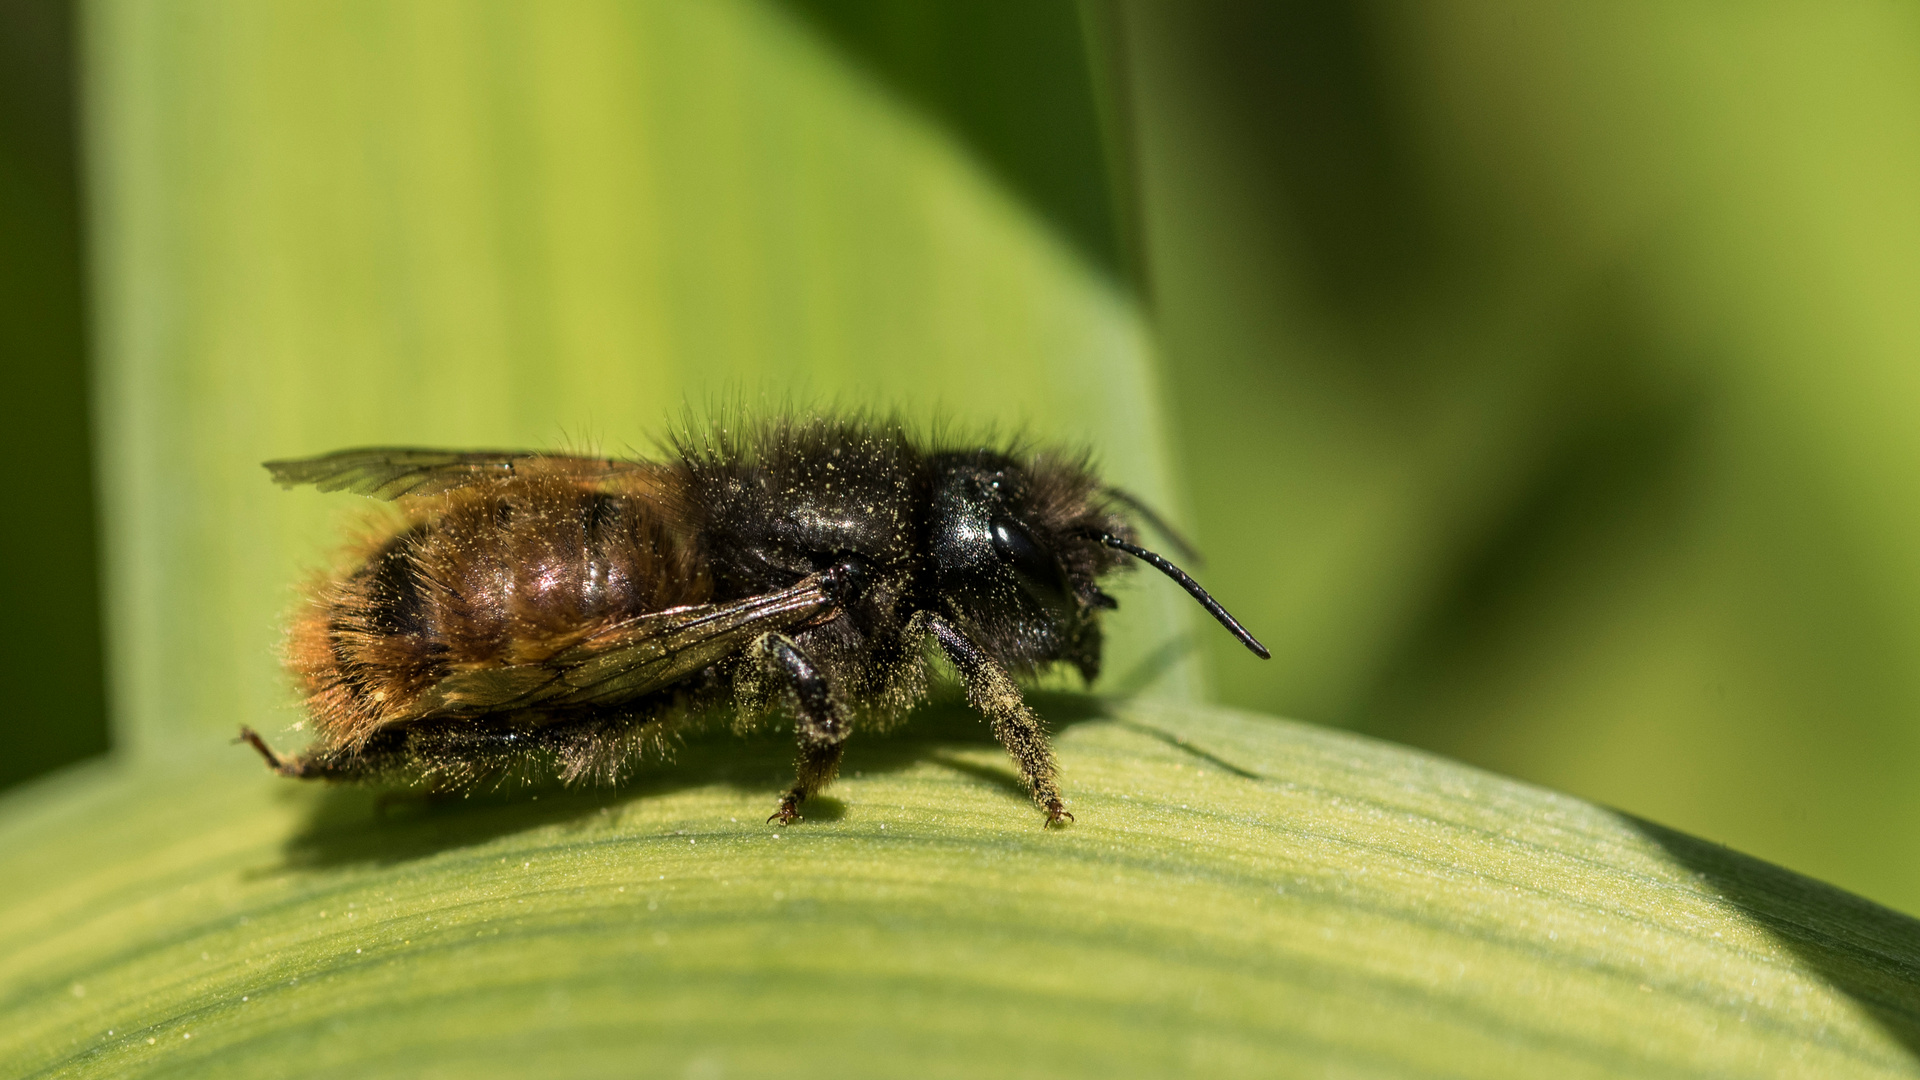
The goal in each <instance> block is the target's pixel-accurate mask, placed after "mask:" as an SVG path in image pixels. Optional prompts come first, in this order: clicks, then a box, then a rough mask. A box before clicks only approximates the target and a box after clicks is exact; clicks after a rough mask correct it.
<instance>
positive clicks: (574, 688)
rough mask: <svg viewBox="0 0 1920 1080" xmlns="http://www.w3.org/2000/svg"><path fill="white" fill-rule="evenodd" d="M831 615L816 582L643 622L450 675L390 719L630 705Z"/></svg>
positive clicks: (819, 582) (651, 616) (640, 619)
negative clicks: (772, 635)
mask: <svg viewBox="0 0 1920 1080" xmlns="http://www.w3.org/2000/svg"><path fill="white" fill-rule="evenodd" d="M832 610H833V601H832V600H831V599H830V598H829V597H828V596H827V594H826V591H825V587H824V578H823V577H822V576H821V575H817V574H816V575H814V576H812V577H809V578H806V579H804V580H802V581H801V582H800V583H799V584H797V585H795V586H793V587H792V588H789V589H782V590H780V591H778V592H771V593H764V594H762V595H760V596H754V597H749V598H748V599H745V600H735V601H731V602H728V603H724V604H698V605H693V606H689V607H679V608H669V609H668V610H666V611H657V612H650V613H648V614H646V615H640V616H637V617H635V618H632V619H628V620H627V621H625V622H622V623H620V624H618V625H615V626H612V627H609V628H608V629H606V630H604V631H602V632H601V633H599V634H597V635H595V636H594V637H591V638H589V639H587V640H586V641H583V642H581V643H580V644H578V645H575V646H573V647H572V648H569V649H567V650H565V651H564V652H561V653H558V654H556V655H554V656H552V657H549V658H547V659H545V660H541V661H538V662H534V663H526V664H507V665H502V666H496V667H488V668H480V669H475V670H471V671H459V672H454V673H453V674H451V675H448V676H447V677H445V678H443V679H441V680H440V681H439V682H437V683H435V684H434V685H433V686H432V687H430V688H428V689H427V690H426V691H425V692H424V693H422V694H421V695H420V696H419V698H417V699H416V700H415V701H414V702H413V703H412V705H411V707H410V708H408V709H407V710H406V714H405V715H404V716H402V717H399V718H398V719H399V720H401V721H402V722H404V721H408V720H424V719H430V718H437V717H458V716H477V715H480V714H483V713H496V712H511V711H516V710H521V709H538V708H560V707H579V706H588V705H611V704H617V703H619V702H622V701H631V700H633V699H634V698H637V697H640V696H642V695H645V694H650V693H654V692H656V691H659V690H664V689H666V688H668V687H670V686H672V685H673V684H675V683H677V682H679V681H681V680H682V679H685V678H687V677H688V676H690V675H693V674H694V673H696V672H698V671H700V670H701V669H702V668H705V667H707V666H709V665H711V664H714V663H717V662H719V661H721V660H724V659H726V658H727V657H728V656H731V655H733V654H734V653H736V652H739V651H740V650H741V649H742V648H744V647H745V646H746V645H747V643H749V642H751V641H752V640H753V639H754V638H756V637H758V636H760V635H761V634H765V633H769V632H773V631H782V630H790V629H793V628H795V627H798V626H801V625H803V624H805V623H808V622H811V621H813V620H815V619H818V618H820V617H821V616H823V615H826V614H828V613H829V612H831V611H832Z"/></svg>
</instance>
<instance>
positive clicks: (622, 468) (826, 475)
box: [241, 417, 1268, 824]
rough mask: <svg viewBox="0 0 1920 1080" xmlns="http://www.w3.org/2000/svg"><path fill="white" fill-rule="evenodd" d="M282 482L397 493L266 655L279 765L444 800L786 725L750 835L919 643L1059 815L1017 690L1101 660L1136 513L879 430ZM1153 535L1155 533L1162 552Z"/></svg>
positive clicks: (912, 684) (1081, 484)
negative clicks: (781, 775) (288, 721)
mask: <svg viewBox="0 0 1920 1080" xmlns="http://www.w3.org/2000/svg"><path fill="white" fill-rule="evenodd" d="M266 468H267V469H268V470H269V471H270V472H271V473H272V475H273V478H274V479H275V480H277V481H279V482H280V483H281V484H282V485H284V486H288V487H291V486H295V485H299V484H313V485H316V486H318V487H319V488H320V489H321V490H323V491H351V492H356V493H359V494H362V495H370V496H374V497H376V498H382V499H392V500H398V501H399V502H398V505H399V509H400V511H401V515H400V516H401V522H400V524H399V525H398V526H397V527H395V528H394V529H392V530H391V531H389V532H387V533H385V534H382V535H379V536H377V537H374V538H372V539H370V540H368V541H367V542H365V543H364V544H363V545H362V546H361V548H359V549H358V550H356V551H355V552H354V553H353V555H354V558H353V560H352V563H351V569H349V570H347V571H345V572H344V573H341V574H338V575H336V576H333V577H331V578H328V579H326V580H324V581H321V582H319V583H318V584H317V585H315V587H314V588H313V589H312V591H311V594H310V596H309V597H308V599H307V601H306V602H305V604H304V605H303V606H302V608H301V609H300V610H299V612H298V614H297V615H296V616H295V618H294V620H293V623H292V626H291V628H290V630H289V632H288V646H287V665H288V667H289V669H290V670H291V671H292V673H293V675H294V677H295V679H296V680H297V681H298V683H299V685H300V687H301V689H302V690H303V692H304V693H305V696H306V705H307V709H308V712H309V714H310V716H311V718H312V721H313V727H314V734H315V738H314V741H313V744H312V745H311V746H310V747H308V749H307V750H306V752H304V753H302V754H299V755H280V754H277V753H275V752H274V751H273V750H272V749H271V748H270V747H268V745H267V744H266V742H265V741H264V740H262V739H261V738H260V736H259V735H258V734H256V733H254V732H253V731H251V730H248V729H243V730H242V732H241V738H242V739H244V740H246V741H247V742H250V743H251V744H252V745H253V746H254V748H255V749H257V750H258V751H259V752H260V753H261V755H262V756H263V757H265V758H266V760H267V763H268V764H269V765H271V766H272V767H273V769H274V770H275V771H276V772H278V773H280V774H281V775H284V776H293V777H302V778H321V779H330V780H369V779H371V780H379V779H390V780H405V781H411V782H414V783H420V784H424V785H426V786H428V787H429V788H431V789H433V790H438V791H454V790H468V789H471V788H473V787H475V786H477V785H480V784H483V783H487V782H490V781H491V782H499V781H500V780H502V779H504V778H506V777H507V776H509V775H512V774H516V773H525V772H528V771H535V772H538V771H541V770H547V771H550V772H554V773H557V774H558V775H559V777H560V778H561V779H562V780H564V781H566V782H576V781H582V780H599V781H605V782H611V781H615V780H618V779H619V778H620V776H621V775H622V773H623V771H624V770H625V769H626V768H627V766H628V765H629V764H630V763H632V762H633V761H634V760H635V759H636V757H637V756H638V755H639V754H640V753H641V752H642V751H644V750H645V749H646V748H647V747H649V746H650V745H654V744H657V743H658V742H659V741H660V739H661V738H662V736H663V735H664V734H666V733H667V732H669V731H671V730H672V728H673V726H674V725H675V724H676V723H678V722H680V720H681V719H682V718H684V717H687V716H691V715H697V714H699V713H701V712H704V711H707V710H710V709H712V708H713V707H715V706H718V705H723V704H726V703H729V702H731V703H732V704H733V705H734V706H735V707H736V709H737V710H738V714H739V715H740V716H741V717H742V719H743V720H744V721H746V722H748V723H751V722H754V721H757V720H759V719H761V718H764V717H766V716H768V715H769V714H775V713H780V712H788V713H790V714H791V715H792V717H793V718H794V720H795V727H796V731H797V735H798V741H799V762H798V769H797V777H796V779H795V781H794V784H793V786H792V788H791V789H789V790H788V791H787V792H786V794H785V795H783V796H782V797H781V799H780V803H779V807H778V809H776V810H775V811H774V813H773V815H772V817H771V818H769V819H768V820H770V821H773V820H777V821H779V822H782V823H785V822H788V821H791V820H793V819H794V818H795V817H797V816H798V815H799V811H800V806H801V804H802V803H803V802H804V801H805V800H806V799H807V798H808V796H810V795H812V794H814V793H815V792H817V791H819V790H820V789H821V788H822V787H824V786H825V785H826V784H828V783H829V782H831V781H832V779H833V777H834V774H835V772H836V771H837V770H838V768H839V765H840V759H841V751H842V749H843V748H844V747H845V745H846V740H847V736H848V735H849V734H850V733H851V732H852V730H853V727H854V726H855V720H856V718H857V717H863V718H865V719H866V720H868V721H874V720H877V721H885V720H887V719H890V718H892V717H895V716H898V715H899V714H900V713H902V712H904V711H905V710H906V709H907V708H908V707H909V706H910V705H912V704H913V703H914V702H915V701H916V700H917V699H919V698H920V697H921V696H923V695H924V693H925V692H926V686H927V677H928V676H927V659H928V655H929V649H928V642H931V643H932V644H933V646H934V647H937V648H938V649H939V651H940V652H942V653H944V654H945V656H946V658H947V659H948V660H949V661H950V662H951V663H952V666H953V668H954V670H955V671H956V672H957V673H958V675H959V678H960V681H961V682H962V683H963V685H964V688H965V691H966V696H967V700H968V701H969V702H970V703H971V704H972V705H973V706H974V707H975V708H977V709H979V710H980V711H981V712H982V713H984V714H985V715H986V717H987V719H988V721H989V722H990V724H991V725H992V729H993V733H994V734H995V736H997V737H998V738H999V740H1000V742H1001V743H1002V744H1003V745H1005V746H1006V748H1007V752H1008V753H1009V754H1011V755H1012V756H1013V760H1014V761H1015V763H1017V765H1018V766H1019V769H1020V773H1021V776H1022V777H1023V778H1024V779H1025V781H1026V783H1027V786H1028V788H1029V790H1030V791H1031V792H1032V795H1033V799H1034V801H1035V802H1036V803H1037V804H1038V805H1039V806H1040V807H1041V808H1042V809H1043V810H1044V811H1045V812H1046V815H1047V821H1048V822H1049V823H1050V824H1054V823H1061V822H1064V821H1068V820H1071V818H1072V815H1071V814H1069V813H1068V812H1067V809H1066V806H1065V804H1064V803H1063V802H1062V800H1061V797H1060V789H1059V786H1058V784H1057V783H1056V780H1055V767H1054V762H1053V754H1052V750H1051V748H1050V747H1049V745H1048V742H1047V736H1046V732H1045V729H1044V728H1043V727H1042V725H1041V722H1040V719H1039V717H1037V716H1036V715H1035V714H1034V712H1033V711H1032V709H1030V708H1029V707H1028V706H1027V704H1026V702H1025V701H1024V700H1023V698H1022V697H1021V693H1020V691H1019V689H1018V688H1017V687H1016V686H1015V684H1014V681H1013V677H1014V676H1017V675H1024V674H1030V673H1032V672H1034V671H1036V670H1037V669H1040V668H1042V667H1045V666H1048V665H1053V664H1058V663H1065V664H1070V665H1072V666H1073V667H1075V668H1077V669H1078V670H1079V671H1080V673H1081V674H1082V675H1083V676H1084V677H1085V678H1086V679H1087V680H1088V681H1091V680H1092V679H1093V678H1094V677H1095V676H1096V675H1097V674H1098V672H1099V668H1100V613H1101V612H1102V610H1103V609H1110V608H1113V607H1115V606H1116V605H1115V603H1114V601H1113V600H1112V599H1111V598H1110V597H1109V596H1107V594H1106V593H1104V592H1102V591H1101V590H1100V587H1099V582H1100V580H1101V578H1103V577H1104V576H1106V575H1107V574H1110V573H1112V572H1114V571H1116V570H1118V569H1120V568H1121V567H1122V566H1123V565H1124V564H1126V563H1127V560H1128V557H1129V556H1131V557H1132V558H1135V559H1139V560H1141V561H1144V562H1146V563H1147V564H1148V565H1150V566H1153V567H1154V568H1155V569H1157V570H1159V571H1161V572H1162V573H1164V574H1166V575H1167V576H1169V577H1171V578H1173V579H1174V580H1175V581H1177V582H1179V583H1180V585H1181V586H1182V587H1184V588H1185V589H1186V590H1187V592H1188V593H1190V594H1192V596H1193V597H1194V599H1196V600H1198V601H1199V602H1200V603H1201V604H1202V605H1203V606H1205V607H1206V609H1207V610H1208V611H1209V612H1211V613H1212V614H1213V616H1214V618H1216V619H1218V620H1219V621H1220V622H1221V624H1222V625H1224V626H1225V627H1226V628H1227V629H1228V630H1230V631H1232V632H1233V633H1234V634H1235V635H1236V636H1237V637H1239V639H1240V640H1241V641H1243V642H1245V643H1246V645H1247V647H1248V648H1249V649H1251V650H1253V652H1255V653H1256V654H1258V655H1259V656H1261V657H1262V658H1265V657H1266V656H1267V655H1268V653H1267V650H1266V649H1265V648H1263V647H1262V646H1261V645H1260V643H1259V642H1258V641H1256V640H1254V638H1253V636H1252V635H1250V634H1248V633H1247V631H1246V630H1245V629H1243V628H1242V627H1241V626H1240V624H1239V623H1238V622H1236V621H1235V620H1234V619H1233V617H1232V616H1231V615H1229V614H1227V612H1226V611H1225V610H1224V609H1223V608H1221V607H1220V605H1219V604H1217V603H1215V602H1214V600H1213V598H1212V597H1211V596H1209V595H1207V592H1206V590H1204V589H1202V588H1201V587H1200V586H1199V584H1198V583H1196V582H1195V581H1194V580H1193V579H1192V578H1190V577H1188V576H1187V575H1186V574H1185V573H1184V572H1183V571H1181V570H1180V569H1179V568H1178V567H1176V566H1174V565H1173V564H1172V563H1170V562H1168V561H1167V560H1166V559H1164V558H1162V557H1160V556H1159V555H1156V554H1154V553H1153V552H1151V551H1148V550H1146V549H1145V548H1142V547H1140V546H1138V544H1136V543H1135V539H1136V538H1135V534H1134V531H1133V529H1132V527H1131V526H1130V525H1129V523H1128V521H1127V520H1126V518H1125V517H1124V516H1123V513H1122V512H1123V511H1125V512H1131V513H1133V514H1135V515H1138V516H1140V517H1142V518H1144V519H1146V520H1148V521H1149V522H1152V523H1154V524H1156V525H1158V523H1157V521H1155V519H1153V517H1152V515H1151V513H1150V512H1148V511H1147V510H1146V509H1145V508H1144V507H1142V506H1141V505H1140V504H1139V503H1138V502H1136V501H1135V500H1133V499H1131V498H1130V497H1128V496H1127V495H1125V494H1124V493H1122V492H1119V491H1117V490H1115V489H1113V488H1109V487H1107V486H1105V485H1103V484H1102V483H1101V482H1100V481H1099V480H1098V479H1097V478H1096V477H1095V476H1094V475H1093V473H1092V471H1091V470H1090V468H1089V467H1088V466H1087V465H1086V463H1085V462H1084V461H1083V460H1077V459H1074V458H1071V457H1066V456H1062V455H1058V454H1053V453H1046V452H1038V453H1032V452H1024V451H1021V450H1018V449H998V450H996V449H986V448H973V449H940V448H929V447H927V446H925V445H923V444H922V443H921V442H920V441H918V440H916V439H915V438H913V437H912V436H911V435H909V434H908V432H907V431H906V430H905V429H904V428H903V427H902V426H901V425H900V424H899V423H897V422H893V421H880V420H868V419H847V418H836V417H808V418H781V419H775V420H772V421H769V422H766V423H764V424H761V425H759V426H756V427H754V428H752V429H751V430H750V431H748V432H746V433H744V434H728V433H725V432H720V431H717V430H716V431H711V432H707V433H705V434H699V435H684V436H681V437H679V438H677V439H675V440H674V441H673V442H671V443H670V444H669V450H668V453H667V454H666V455H664V459H663V460H657V461H643V460H621V459H611V458H594V457H580V456H568V455H560V454H539V453H519V452H447V451H438V450H419V449H402V448H376V449H363V450H343V451H340V452H338V453H333V454H327V455H324V456H322V457H316V458H306V459H302V460H292V461H272V462H268V463H267V465H266ZM1174 542H1175V543H1176V545H1178V541H1177V540H1175V541H1174Z"/></svg>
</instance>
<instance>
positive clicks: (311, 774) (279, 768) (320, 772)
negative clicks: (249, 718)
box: [233, 725, 363, 780]
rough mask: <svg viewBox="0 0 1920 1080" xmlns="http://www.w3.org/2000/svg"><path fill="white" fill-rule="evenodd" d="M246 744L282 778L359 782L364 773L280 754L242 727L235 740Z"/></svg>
mask: <svg viewBox="0 0 1920 1080" xmlns="http://www.w3.org/2000/svg"><path fill="white" fill-rule="evenodd" d="M233 741H234V742H237V743H246V744H247V745H248V746H251V747H253V748H254V749H255V750H258V751H259V752H260V756H261V757H263V758H265V759H266V762H267V767H268V768H270V769H272V770H273V771H274V772H277V773H279V774H280V775H281V776H291V777H293V778H294V779H296V780H358V779H361V778H362V775H363V774H362V773H361V772H360V771H358V770H355V769H351V768H343V767H341V765H340V764H338V763H336V762H330V761H328V760H326V759H325V758H317V757H313V756H311V755H308V754H280V753H276V752H274V749H273V747H271V746H268V745H267V740H265V739H263V738H261V737H260V733H259V732H257V731H255V730H253V729H252V728H250V727H247V726H245V725H242V726H241V728H240V735H239V737H238V738H236V739H234V740H233Z"/></svg>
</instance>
